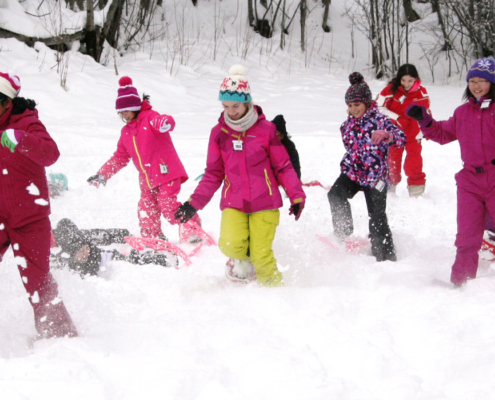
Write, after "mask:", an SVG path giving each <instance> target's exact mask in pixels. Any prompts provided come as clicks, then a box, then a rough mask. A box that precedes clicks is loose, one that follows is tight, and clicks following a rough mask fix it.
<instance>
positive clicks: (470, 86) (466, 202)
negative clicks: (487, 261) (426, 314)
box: [406, 57, 495, 286]
mask: <svg viewBox="0 0 495 400" xmlns="http://www.w3.org/2000/svg"><path fill="white" fill-rule="evenodd" d="M466 80H467V88H466V91H465V92H464V100H466V103H464V104H463V105H461V106H459V107H457V109H456V110H455V111H454V115H453V116H452V117H450V118H449V119H448V120H446V121H435V120H434V119H433V118H432V116H431V115H430V114H429V113H428V111H427V109H426V108H425V107H424V106H422V105H418V104H411V105H410V106H409V107H408V108H407V110H406V112H407V115H409V116H410V117H412V118H414V119H416V120H417V121H418V122H419V125H420V127H421V130H422V131H423V135H424V137H425V138H427V139H431V140H433V141H435V142H438V143H440V144H447V143H450V142H453V141H454V140H457V141H458V142H459V146H460V148H461V159H462V162H463V164H464V165H463V168H462V169H461V170H460V171H459V172H458V173H457V174H456V176H455V180H456V182H457V237H456V240H455V245H456V247H457V254H456V257H455V261H454V265H452V273H451V276H450V280H451V282H452V283H453V284H454V285H456V286H460V285H462V284H464V283H465V282H466V281H467V280H468V279H473V278H475V277H476V272H477V270H478V251H479V249H480V247H481V243H482V240H483V232H484V229H485V214H486V213H488V214H489V215H490V217H492V219H495V119H494V115H495V60H494V59H493V58H491V57H490V58H480V59H479V60H478V61H476V62H475V63H474V64H473V66H472V67H471V69H470V70H469V72H468V74H467V77H466Z"/></svg>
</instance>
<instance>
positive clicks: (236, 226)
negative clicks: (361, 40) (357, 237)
mask: <svg viewBox="0 0 495 400" xmlns="http://www.w3.org/2000/svg"><path fill="white" fill-rule="evenodd" d="M219 99H220V101H221V102H222V106H223V108H224V112H223V113H222V114H221V115H220V118H219V120H218V124H217V125H215V126H214V127H213V129H212V131H211V135H210V141H209V145H208V157H207V162H206V170H205V174H204V176H203V179H202V180H201V182H200V183H199V185H198V187H197V188H196V190H195V191H194V194H193V195H192V196H191V198H190V199H189V200H188V201H187V202H185V203H184V204H183V205H182V206H181V207H179V210H178V212H177V213H176V214H175V216H176V218H178V219H180V221H182V222H186V221H188V220H189V218H191V217H193V216H194V215H195V214H196V210H201V209H203V208H204V207H205V206H206V205H207V204H208V202H209V201H210V200H211V198H212V197H213V195H214V193H215V192H216V191H217V190H218V188H219V187H220V185H221V184H222V183H223V188H222V199H221V202H220V208H221V210H222V222H221V228H220V239H219V242H218V245H219V247H220V250H221V251H222V253H224V254H225V255H226V256H227V257H230V258H229V260H228V262H227V267H226V275H227V277H228V278H229V279H231V280H233V281H237V282H249V281H251V280H253V279H255V278H257V279H258V281H259V282H260V283H261V284H262V285H266V286H280V285H283V277H282V274H281V273H280V271H279V270H278V269H277V261H276V260H275V257H274V255H273V250H272V243H273V240H274V238H275V231H276V228H277V226H278V224H279V219H280V212H279V210H278V209H279V208H280V207H282V197H281V195H280V192H279V190H278V184H279V183H280V184H281V185H282V186H283V187H284V189H285V192H286V193H287V195H288V196H289V198H290V201H291V204H292V205H291V207H290V214H291V215H292V214H294V215H295V218H296V221H297V220H298V219H299V216H300V215H301V212H302V210H303V208H304V201H305V194H304V192H303V190H302V186H301V181H300V180H299V179H298V178H297V175H296V172H295V171H294V168H293V167H292V164H291V162H290V159H289V155H288V154H287V151H286V150H285V147H284V146H283V145H282V143H281V142H280V140H279V139H278V138H277V132H276V128H275V125H274V124H273V123H271V122H269V121H267V120H266V119H265V116H264V115H263V111H262V110H261V108H260V107H258V106H255V105H253V103H252V100H251V93H250V88H249V82H248V80H247V78H246V76H245V70H244V68H243V67H242V66H240V65H235V66H233V67H232V68H231V69H230V71H229V76H227V77H226V78H225V79H224V80H223V82H222V85H221V86H220V96H219Z"/></svg>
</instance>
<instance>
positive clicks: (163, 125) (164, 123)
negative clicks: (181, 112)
mask: <svg viewBox="0 0 495 400" xmlns="http://www.w3.org/2000/svg"><path fill="white" fill-rule="evenodd" d="M151 123H152V125H153V126H154V127H155V128H156V129H158V130H159V131H160V132H161V133H165V132H168V131H169V130H170V128H172V125H170V124H169V123H168V120H167V117H165V116H163V115H162V116H160V117H156V118H155V119H154V120H153V121H151Z"/></svg>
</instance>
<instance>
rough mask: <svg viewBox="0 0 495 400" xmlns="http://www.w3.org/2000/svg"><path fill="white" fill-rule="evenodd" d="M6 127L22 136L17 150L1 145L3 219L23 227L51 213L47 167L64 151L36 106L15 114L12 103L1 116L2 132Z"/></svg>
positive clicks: (1, 216) (0, 205)
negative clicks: (39, 115)
mask: <svg viewBox="0 0 495 400" xmlns="http://www.w3.org/2000/svg"><path fill="white" fill-rule="evenodd" d="M6 129H15V130H17V132H18V133H20V134H21V136H22V137H21V139H20V140H19V144H18V145H17V146H16V147H15V149H14V152H13V153H12V152H11V151H10V150H9V149H8V148H7V147H3V146H0V171H1V172H0V193H1V195H0V220H1V222H2V223H4V222H6V223H7V224H9V226H10V227H11V228H19V227H22V226H24V225H26V224H29V223H31V222H35V221H38V220H40V219H43V218H45V217H47V216H48V215H50V201H49V197H48V184H47V181H46V173H45V167H48V166H50V165H52V164H54V163H55V161H57V160H58V158H59V156H60V153H59V151H58V147H57V145H56V143H55V142H54V141H53V139H52V138H51V137H50V135H49V134H48V132H47V131H46V128H45V126H44V125H43V124H42V123H41V121H40V120H39V119H38V111H37V110H36V109H33V110H30V109H25V110H24V111H23V112H22V113H21V114H16V115H14V114H12V107H10V108H9V109H8V110H7V111H6V112H5V113H4V115H2V117H1V118H0V132H3V131H5V130H6Z"/></svg>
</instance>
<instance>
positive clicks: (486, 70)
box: [466, 57, 495, 84]
mask: <svg viewBox="0 0 495 400" xmlns="http://www.w3.org/2000/svg"><path fill="white" fill-rule="evenodd" d="M470 78H483V79H486V80H487V81H490V82H491V83H493V84H495V60H494V59H493V58H492V57H488V58H480V59H479V60H477V61H476V62H475V63H474V64H473V65H472V66H471V68H470V69H469V72H468V74H467V76H466V81H469V79H470Z"/></svg>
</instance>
